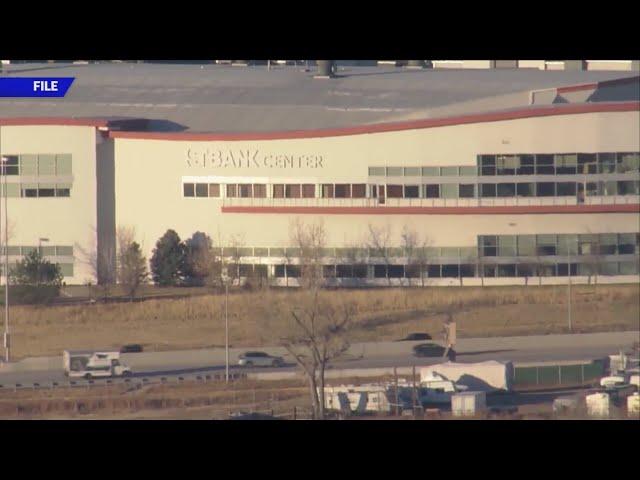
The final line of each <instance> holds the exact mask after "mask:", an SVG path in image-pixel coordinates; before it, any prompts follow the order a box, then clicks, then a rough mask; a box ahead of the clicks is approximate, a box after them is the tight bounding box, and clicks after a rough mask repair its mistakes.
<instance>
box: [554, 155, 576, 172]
mask: <svg viewBox="0 0 640 480" xmlns="http://www.w3.org/2000/svg"><path fill="white" fill-rule="evenodd" d="M555 166H556V174H558V175H566V174H575V173H576V171H577V167H578V155H577V154H575V153H570V154H560V155H556V156H555Z"/></svg>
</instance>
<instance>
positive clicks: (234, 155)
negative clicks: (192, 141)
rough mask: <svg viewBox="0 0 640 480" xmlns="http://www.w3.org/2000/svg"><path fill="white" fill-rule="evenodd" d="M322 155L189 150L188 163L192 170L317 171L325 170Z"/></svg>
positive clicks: (249, 150) (257, 151) (250, 150)
mask: <svg viewBox="0 0 640 480" xmlns="http://www.w3.org/2000/svg"><path fill="white" fill-rule="evenodd" d="M323 160H324V158H323V157H322V155H296V154H286V153H285V154H276V155H274V154H271V153H261V152H260V151H259V150H256V149H246V150H242V149H238V150H216V149H211V148H205V149H198V148H189V149H187V157H186V162H187V166H188V167H190V168H216V169H217V168H223V169H225V168H260V169H262V168H267V169H283V170H287V169H289V170H291V169H317V168H324V165H323Z"/></svg>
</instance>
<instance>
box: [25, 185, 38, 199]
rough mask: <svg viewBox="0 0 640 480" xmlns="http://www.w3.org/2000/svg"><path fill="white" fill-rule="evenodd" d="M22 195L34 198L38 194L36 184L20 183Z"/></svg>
mask: <svg viewBox="0 0 640 480" xmlns="http://www.w3.org/2000/svg"><path fill="white" fill-rule="evenodd" d="M21 188H22V196H23V197H27V198H36V197H37V196H38V185H37V184H31V183H27V184H22V185H21Z"/></svg>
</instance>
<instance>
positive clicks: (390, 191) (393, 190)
mask: <svg viewBox="0 0 640 480" xmlns="http://www.w3.org/2000/svg"><path fill="white" fill-rule="evenodd" d="M402 195H403V186H402V185H387V197H388V198H402Z"/></svg>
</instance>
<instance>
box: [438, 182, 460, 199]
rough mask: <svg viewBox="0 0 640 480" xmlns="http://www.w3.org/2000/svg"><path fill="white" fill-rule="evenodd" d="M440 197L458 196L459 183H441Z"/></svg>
mask: <svg viewBox="0 0 640 480" xmlns="http://www.w3.org/2000/svg"><path fill="white" fill-rule="evenodd" d="M440 197H442V198H458V184H457V183H443V184H442V185H440Z"/></svg>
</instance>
